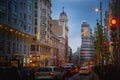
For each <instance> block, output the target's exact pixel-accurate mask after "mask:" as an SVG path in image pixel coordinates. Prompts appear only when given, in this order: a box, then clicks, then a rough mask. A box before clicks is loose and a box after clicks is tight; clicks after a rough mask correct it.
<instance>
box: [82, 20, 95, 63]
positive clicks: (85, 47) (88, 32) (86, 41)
mask: <svg viewBox="0 0 120 80" xmlns="http://www.w3.org/2000/svg"><path fill="white" fill-rule="evenodd" d="M81 27H82V28H81V36H82V44H81V50H80V63H81V64H90V63H92V62H94V52H95V50H94V45H93V37H92V29H91V28H90V25H89V24H88V23H87V22H83V23H82V25H81Z"/></svg>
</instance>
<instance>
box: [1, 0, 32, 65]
mask: <svg viewBox="0 0 120 80" xmlns="http://www.w3.org/2000/svg"><path fill="white" fill-rule="evenodd" d="M33 2H34V1H33V0H24V1H23V0H19V1H18V0H0V59H1V60H0V61H1V63H0V64H2V62H3V64H4V63H10V64H11V65H15V66H18V67H20V66H27V65H28V64H29V55H30V43H31V39H32V37H33V36H34V26H33V25H34V21H33V16H34V12H33V11H34V10H33Z"/></svg>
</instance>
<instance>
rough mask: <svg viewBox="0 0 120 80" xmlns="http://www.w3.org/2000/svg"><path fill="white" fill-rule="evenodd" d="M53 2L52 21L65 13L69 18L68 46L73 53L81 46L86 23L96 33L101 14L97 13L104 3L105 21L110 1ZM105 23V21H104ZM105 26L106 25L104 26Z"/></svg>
mask: <svg viewBox="0 0 120 80" xmlns="http://www.w3.org/2000/svg"><path fill="white" fill-rule="evenodd" d="M51 1H52V8H51V10H52V14H51V16H52V19H59V16H60V13H61V12H62V11H63V7H64V12H65V13H66V14H67V17H68V27H69V32H68V41H69V42H68V44H69V46H70V47H71V48H72V51H73V53H74V52H76V51H77V48H78V47H80V46H81V24H82V22H83V21H86V22H87V23H88V24H89V25H90V27H91V28H92V32H94V27H95V26H96V19H98V20H100V12H95V9H96V8H100V5H99V4H100V1H101V2H102V18H103V19H104V14H105V11H106V10H107V8H108V0H51ZM103 21H104V20H103ZM103 25H104V24H103Z"/></svg>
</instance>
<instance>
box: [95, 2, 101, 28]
mask: <svg viewBox="0 0 120 80" xmlns="http://www.w3.org/2000/svg"><path fill="white" fill-rule="evenodd" d="M95 11H96V12H98V11H100V25H101V26H102V2H101V1H100V7H99V8H96V9H95Z"/></svg>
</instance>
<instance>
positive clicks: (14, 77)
mask: <svg viewBox="0 0 120 80" xmlns="http://www.w3.org/2000/svg"><path fill="white" fill-rule="evenodd" d="M0 80H22V79H21V74H20V71H19V69H18V68H17V67H15V66H1V67H0Z"/></svg>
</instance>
